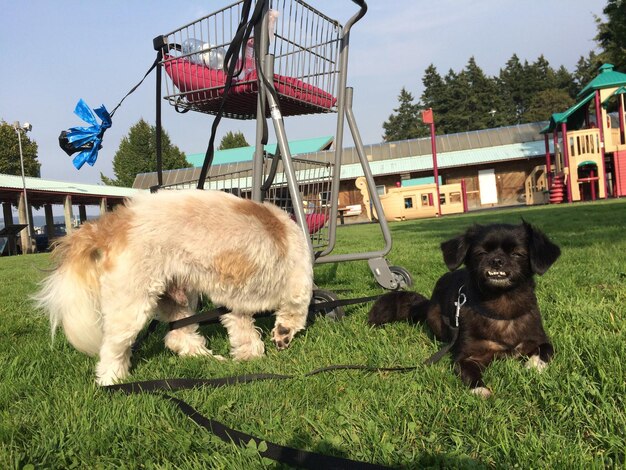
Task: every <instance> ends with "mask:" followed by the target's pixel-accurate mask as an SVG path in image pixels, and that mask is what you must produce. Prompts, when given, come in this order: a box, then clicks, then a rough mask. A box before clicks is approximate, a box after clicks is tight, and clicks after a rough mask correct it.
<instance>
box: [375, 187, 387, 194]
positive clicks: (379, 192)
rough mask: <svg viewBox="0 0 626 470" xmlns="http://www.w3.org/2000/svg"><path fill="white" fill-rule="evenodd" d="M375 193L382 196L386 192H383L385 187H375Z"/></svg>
mask: <svg viewBox="0 0 626 470" xmlns="http://www.w3.org/2000/svg"><path fill="white" fill-rule="evenodd" d="M376 192H377V193H378V195H379V196H384V195H385V193H386V192H387V191H386V190H385V185H380V186H376Z"/></svg>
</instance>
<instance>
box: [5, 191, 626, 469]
mask: <svg viewBox="0 0 626 470" xmlns="http://www.w3.org/2000/svg"><path fill="white" fill-rule="evenodd" d="M521 217H523V218H524V219H525V220H527V221H528V222H531V223H533V224H535V225H537V226H538V227H539V228H541V229H542V230H544V231H545V232H546V233H547V234H548V235H549V236H550V237H551V238H552V239H553V240H554V241H555V242H556V243H558V244H559V245H560V246H561V248H562V252H563V254H562V256H561V258H560V259H559V260H558V261H557V263H556V264H555V265H554V266H553V267H552V268H551V269H550V270H549V271H548V272H547V273H546V274H545V275H544V276H543V277H539V278H538V279H537V284H538V289H537V296H538V298H539V304H540V307H541V310H542V312H543V317H544V326H545V328H546V330H547V332H548V334H549V335H550V336H551V338H552V341H553V344H554V347H555V349H556V355H555V358H554V361H553V362H552V363H551V364H550V366H549V367H548V369H547V370H546V371H545V372H543V373H542V374H539V373H537V372H536V371H532V370H527V369H525V368H524V367H523V364H520V363H519V362H516V361H513V360H508V361H497V362H495V363H494V364H493V365H492V366H491V367H490V368H489V369H488V371H487V373H486V376H485V381H486V383H487V385H488V386H489V387H490V388H491V389H492V390H493V392H494V395H493V396H492V397H491V398H490V399H482V398H479V397H477V396H474V395H471V394H470V393H468V391H467V389H466V388H465V387H464V386H463V385H462V384H461V383H460V381H459V380H458V378H457V377H456V376H455V374H454V372H453V367H452V364H451V362H450V360H449V358H445V359H444V360H442V361H441V362H439V363H438V364H436V365H434V366H420V367H418V368H417V370H416V371H413V372H408V373H366V372H360V371H335V372H331V373H327V374H321V375H316V376H312V377H304V374H305V373H306V372H308V371H310V370H313V369H316V368H318V367H323V366H327V365H331V364H364V365H369V366H382V367H390V366H412V365H420V364H421V362H422V361H423V360H424V359H426V358H427V357H428V356H429V355H430V354H432V353H433V352H434V351H436V350H437V349H438V347H439V345H438V344H437V343H436V342H435V341H434V340H433V339H432V337H431V336H430V335H429V333H428V332H427V331H426V330H425V329H424V328H422V327H421V326H411V325H408V324H393V325H387V326H386V327H384V328H382V329H372V328H369V327H368V326H367V324H366V318H367V312H368V308H369V306H370V305H358V306H353V307H347V308H346V317H345V318H344V319H343V320H342V321H339V322H332V321H330V320H327V319H323V318H322V319H319V320H318V321H316V322H315V323H314V324H312V325H311V326H310V327H309V328H308V329H307V330H306V331H304V332H303V333H301V334H300V335H299V336H298V337H297V338H296V339H295V340H294V342H293V343H292V345H291V347H290V348H289V349H288V350H286V351H282V352H277V351H276V350H275V349H274V348H273V346H271V344H270V340H269V336H268V334H267V332H268V331H269V329H271V322H270V319H262V320H261V321H260V322H259V324H260V325H261V326H262V328H263V329H264V331H265V333H266V334H265V336H264V338H265V340H266V347H267V354H266V357H264V358H262V359H259V360H255V361H252V362H248V363H235V362H232V361H227V362H225V363H219V362H217V361H213V360H209V359H206V358H185V359H183V358H178V357H176V356H174V355H173V354H172V353H171V352H169V351H168V350H166V349H164V346H163V343H162V341H161V339H162V337H163V335H164V332H165V330H164V329H163V328H160V329H158V330H157V331H156V333H155V334H153V335H152V336H151V337H150V338H149V339H148V340H147V342H146V343H144V344H143V346H142V347H141V349H140V350H139V351H138V352H137V354H136V355H135V356H134V357H133V370H132V376H131V378H130V380H148V379H157V378H171V377H188V378H195V377H206V378H212V377H224V376H230V375H239V374H242V373H253V372H272V373H281V374H294V375H296V378H294V379H292V380H287V381H266V382H255V383H251V384H247V385H237V386H232V387H226V388H221V389H195V390H189V391H179V392H175V395H176V396H177V397H179V398H182V399H184V400H185V401H187V402H188V403H190V404H191V405H192V406H194V407H195V408H196V409H198V410H199V411H200V412H201V413H203V414H204V415H205V416H207V417H211V418H214V419H217V420H219V421H222V422H223V423H225V424H226V425H228V426H230V427H232V428H235V429H238V430H242V431H244V432H247V433H250V434H252V435H255V436H257V437H259V438H262V439H266V440H268V441H271V442H275V443H279V444H282V445H288V446H291V447H296V448H301V449H307V450H312V451H316V452H321V453H324V454H331V455H338V456H344V457H348V458H351V459H355V460H361V461H366V462H372V463H377V464H380V465H387V466H390V467H395V468H415V469H417V468H507V469H508V468H524V469H526V468H537V469H539V468H540V469H544V468H564V469H578V468H584V469H587V468H623V467H624V466H626V460H625V455H626V438H625V435H626V398H625V397H626V200H623V199H622V200H617V201H615V200H613V201H608V202H597V203H593V204H585V203H580V204H576V205H564V206H544V207H534V208H519V209H510V210H498V211H487V212H481V213H473V214H467V215H462V216H454V217H453V216H450V217H443V218H440V219H429V220H420V221H411V222H401V223H393V224H391V231H392V234H393V240H394V247H393V250H392V251H391V253H390V254H389V255H388V259H389V261H390V263H391V264H393V265H398V266H402V267H404V268H406V269H407V270H409V272H410V273H411V274H412V276H413V278H414V286H413V289H414V290H416V291H418V292H421V293H423V294H425V295H429V294H430V293H431V291H432V288H433V286H434V283H435V281H436V280H437V278H438V277H439V276H440V275H441V274H443V273H444V271H445V266H444V264H443V261H442V258H441V253H440V251H439V243H440V242H441V241H443V240H445V239H447V238H449V237H452V236H455V235H457V234H458V233H460V232H462V231H463V230H464V229H465V228H466V227H467V226H468V225H469V224H471V223H473V222H479V223H488V222H496V221H497V222H513V223H517V222H519V221H520V218H521ZM337 237H338V243H337V251H338V252H341V251H344V252H350V253H353V252H362V251H367V250H373V249H379V248H380V247H382V240H381V236H380V230H379V227H378V225H375V224H374V225H358V226H342V227H340V228H339V229H338V231H337ZM49 266H50V259H49V256H48V255H46V254H41V255H28V256H20V257H10V258H0V468H3V469H4V468H90V469H91V468H161V469H170V468H172V469H173V468H176V469H199V468H211V469H242V470H243V469H253V468H277V467H276V464H275V463H273V462H272V461H268V460H265V459H262V458H261V457H259V454H258V452H257V450H255V449H254V448H253V447H247V448H242V447H238V446H235V445H233V444H228V443H223V442H221V441H219V440H217V439H216V438H214V437H211V435H209V434H208V433H207V432H206V431H205V430H204V429H202V428H200V427H198V426H196V425H195V424H194V423H193V422H192V421H190V420H189V419H188V418H186V417H184V416H183V415H182V414H181V413H180V412H179V411H177V409H176V408H175V407H174V406H173V405H172V404H171V403H169V402H167V401H165V400H163V399H162V398H159V397H157V396H153V395H133V396H126V395H122V394H110V393H107V392H104V391H102V390H100V389H99V388H98V387H97V386H96V385H95V383H94V364H95V359H93V358H89V357H87V356H84V355H82V354H80V353H78V352H76V351H75V350H73V349H72V348H71V347H70V346H69V345H68V344H67V342H66V341H65V338H64V337H63V335H62V334H58V335H57V337H56V340H55V342H54V344H51V342H50V332H49V326H48V322H47V319H46V318H44V317H42V316H40V315H39V314H37V313H36V312H34V311H33V308H32V306H31V305H30V303H29V301H28V296H29V295H30V294H32V293H33V292H34V291H35V289H36V284H37V282H38V281H39V280H40V279H41V278H42V277H43V276H44V273H43V272H42V271H41V269H45V268H48V267H49ZM315 279H316V283H317V284H318V286H319V287H320V288H323V289H328V290H333V291H335V292H336V293H337V294H338V295H339V297H342V298H346V297H356V296H360V295H369V294H376V293H381V292H382V289H381V288H379V287H378V286H377V284H376V283H375V281H374V278H373V276H372V274H371V273H370V271H369V268H368V267H367V263H366V262H365V261H359V262H350V263H341V264H337V265H322V266H318V267H316V269H315ZM202 331H203V333H204V334H205V335H206V336H207V337H208V339H209V343H210V347H211V348H212V349H213V350H214V352H216V353H219V354H224V355H226V354H227V353H228V343H227V339H226V335H225V331H224V330H223V329H222V328H221V327H220V326H205V327H203V328H202Z"/></svg>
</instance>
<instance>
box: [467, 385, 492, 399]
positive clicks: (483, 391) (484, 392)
mask: <svg viewBox="0 0 626 470" xmlns="http://www.w3.org/2000/svg"><path fill="white" fill-rule="evenodd" d="M472 393H473V394H474V395H478V396H479V397H483V398H489V397H490V396H491V390H489V389H488V388H487V387H475V388H473V389H472Z"/></svg>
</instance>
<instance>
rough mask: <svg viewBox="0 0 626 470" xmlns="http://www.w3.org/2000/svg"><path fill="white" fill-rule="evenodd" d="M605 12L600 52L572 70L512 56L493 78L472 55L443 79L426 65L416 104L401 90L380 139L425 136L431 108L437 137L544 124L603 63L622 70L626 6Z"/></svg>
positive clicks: (616, 4)
mask: <svg viewBox="0 0 626 470" xmlns="http://www.w3.org/2000/svg"><path fill="white" fill-rule="evenodd" d="M603 13H604V14H605V15H606V18H607V20H606V21H602V20H601V19H600V18H598V17H595V21H596V26H597V35H596V36H595V38H594V40H595V41H596V43H597V44H598V47H599V49H600V50H601V52H599V53H596V52H594V51H591V52H589V53H588V54H587V56H581V57H580V59H579V60H578V63H577V64H576V69H575V70H574V71H573V72H569V71H568V70H567V69H566V68H565V67H563V66H560V67H558V68H554V67H552V66H551V65H550V64H549V62H548V61H547V60H546V58H545V57H544V56H543V55H541V56H539V57H538V58H537V60H536V61H534V62H532V63H529V62H528V61H524V62H522V61H521V60H520V59H519V57H518V56H517V55H516V54H513V55H512V56H511V58H510V59H509V60H508V61H507V62H506V64H505V65H504V67H503V68H501V69H500V71H499V73H498V75H497V76H493V77H488V76H486V75H485V73H484V72H483V70H482V69H481V68H480V66H479V65H478V64H477V63H476V61H475V59H474V57H471V58H470V59H469V61H468V63H467V65H466V66H465V67H464V68H463V69H462V70H460V71H457V72H455V71H454V70H449V71H448V72H447V73H446V74H445V75H443V76H442V75H441V74H440V73H439V71H438V70H437V68H436V67H435V65H433V64H431V65H429V66H428V67H427V68H426V70H425V72H424V75H423V77H422V85H423V89H424V91H423V93H422V94H421V96H420V98H419V100H418V101H417V102H416V101H415V98H414V96H413V94H412V93H410V92H409V91H408V90H407V89H406V88H405V87H403V88H402V89H401V90H400V94H399V95H398V107H397V108H395V109H394V112H393V113H392V114H391V115H390V116H389V118H388V119H387V120H386V121H385V122H384V123H383V130H384V134H383V136H382V138H383V140H385V141H387V142H390V141H394V140H404V139H413V138H417V137H424V136H427V135H429V132H430V131H429V128H428V127H427V126H424V125H422V124H421V112H422V111H423V110H426V109H429V108H432V110H433V114H434V120H435V126H436V128H437V133H439V134H452V133H456V132H466V131H474V130H480V129H488V128H492V127H500V126H510V125H515V124H523V123H527V122H537V121H544V120H548V119H549V118H550V116H551V115H552V113H554V112H558V111H564V110H565V109H567V108H569V107H570V106H572V105H573V104H575V102H576V96H577V94H578V93H579V92H580V91H581V90H582V89H583V88H584V86H585V85H586V84H587V83H589V81H591V80H592V79H593V78H594V77H595V76H596V75H597V74H598V69H599V67H600V66H601V65H602V64H603V63H611V64H613V65H614V66H615V69H616V70H618V71H622V72H626V2H624V1H622V0H608V2H607V5H606V6H605V8H604V10H603Z"/></svg>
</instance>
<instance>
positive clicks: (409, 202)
mask: <svg viewBox="0 0 626 470" xmlns="http://www.w3.org/2000/svg"><path fill="white" fill-rule="evenodd" d="M404 208H405V209H413V198H412V197H405V198H404Z"/></svg>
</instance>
